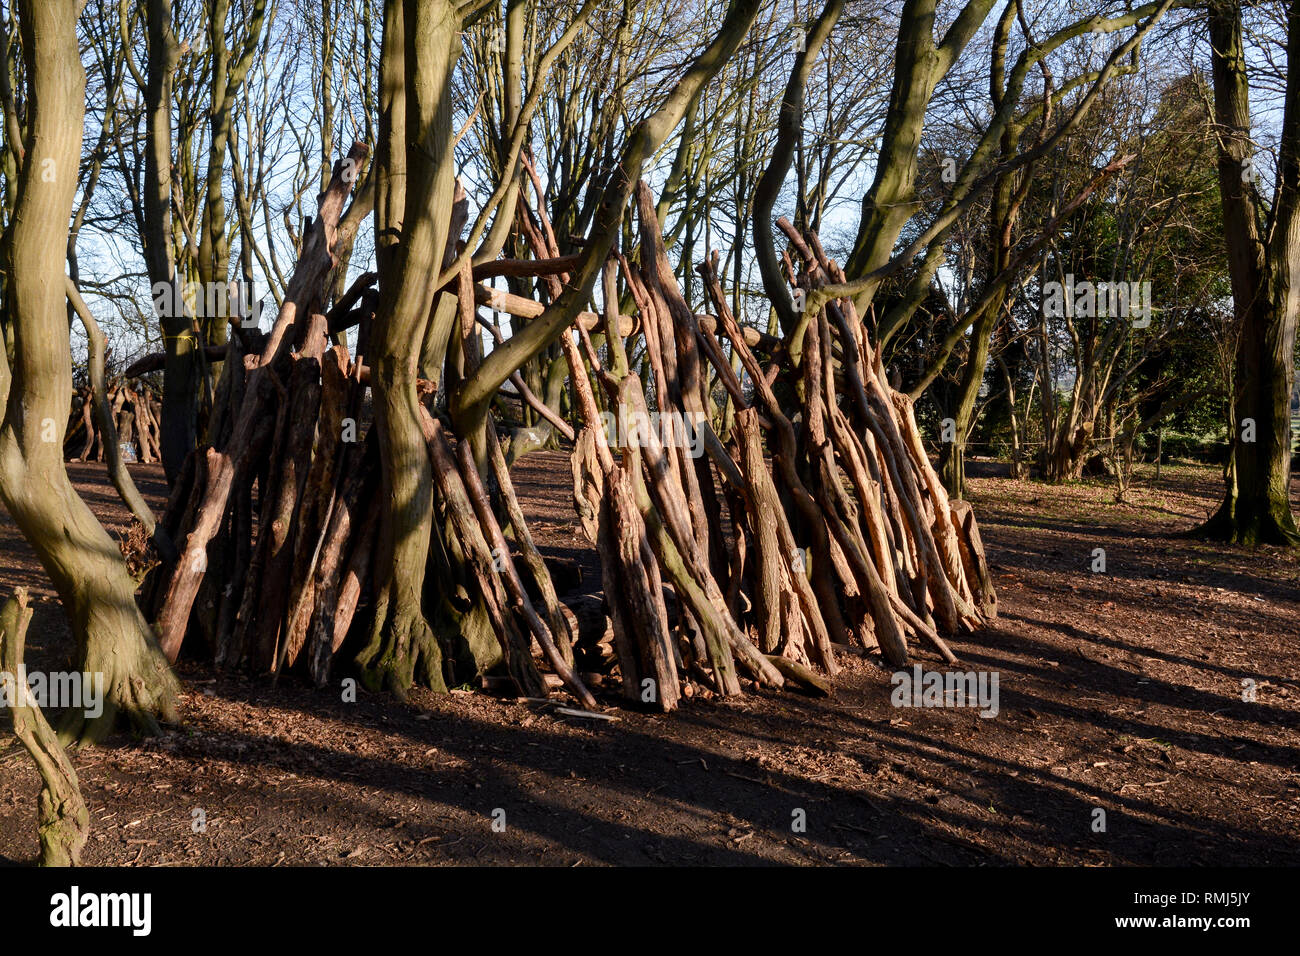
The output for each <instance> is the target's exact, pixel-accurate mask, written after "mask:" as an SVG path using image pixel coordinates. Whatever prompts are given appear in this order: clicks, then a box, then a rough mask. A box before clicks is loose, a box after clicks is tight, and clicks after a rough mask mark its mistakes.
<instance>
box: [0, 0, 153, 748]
mask: <svg viewBox="0 0 1300 956" xmlns="http://www.w3.org/2000/svg"><path fill="white" fill-rule="evenodd" d="M78 7H79V4H77V3H76V2H75V0H57V2H53V0H51V2H40V3H24V4H22V6H21V8H20V10H21V14H20V19H21V27H22V35H23V56H24V60H25V66H26V71H27V78H28V84H29V87H30V92H29V96H28V107H29V110H30V114H29V126H28V128H29V149H28V151H27V155H26V157H25V162H24V164H23V168H22V172H21V174H20V178H19V186H18V189H19V193H18V205H17V208H16V210H15V214H14V219H13V224H12V226H11V227H10V229H9V231H8V233H7V234H6V235H5V240H6V241H5V248H4V258H5V264H6V266H7V269H6V271H7V273H8V277H9V279H8V281H9V290H8V291H9V293H10V301H9V314H10V317H11V320H12V324H13V330H14V351H13V357H14V364H13V368H12V370H11V369H10V368H9V367H8V363H7V361H6V360H5V359H4V358H3V354H2V353H0V395H4V396H5V398H6V406H5V414H4V421H3V424H0V498H3V500H4V504H5V507H6V508H8V510H9V513H10V514H11V515H12V516H13V518H14V521H15V523H17V525H18V527H19V528H20V529H21V530H22V532H23V534H24V536H25V537H26V538H27V540H28V541H29V542H30V543H31V545H32V547H33V549H34V550H35V551H36V553H37V555H38V556H39V558H40V559H41V563H42V565H44V567H45V570H46V571H47V572H48V573H49V575H50V579H51V581H52V582H53V583H54V587H55V590H56V591H58V593H59V597H60V598H61V600H62V602H63V607H64V609H65V611H66V612H67V615H68V619H69V623H70V625H71V627H72V634H73V637H74V638H75V640H76V642H77V659H78V664H79V666H80V667H81V669H82V670H84V671H88V672H91V673H102V674H103V675H104V687H105V701H106V706H105V709H104V713H103V715H101V716H100V717H99V718H96V719H95V720H94V721H91V722H90V723H89V724H87V725H85V726H84V727H83V726H81V725H77V726H76V727H73V726H71V725H69V728H68V729H69V730H70V731H71V730H75V731H77V732H82V731H83V730H84V731H85V733H86V735H87V736H89V737H92V738H93V737H97V736H99V735H101V734H102V733H104V732H107V731H108V730H109V729H111V727H112V725H113V722H114V719H115V717H116V714H117V713H118V712H119V711H121V712H124V713H125V714H126V715H127V716H128V717H130V718H131V720H132V722H133V723H135V724H136V725H137V726H140V727H143V728H148V729H156V722H155V718H156V717H158V716H161V717H163V718H164V719H167V720H174V719H175V716H176V714H175V694H176V691H177V689H178V688H177V683H176V679H175V678H174V677H173V676H172V674H171V671H170V670H169V669H168V667H167V662H166V661H165V660H164V658H163V657H162V655H161V654H160V653H159V649H158V645H157V643H156V642H155V640H154V637H153V634H152V633H151V631H150V629H149V626H148V624H147V623H146V622H145V619H144V616H143V615H142V614H141V613H140V610H139V608H137V607H136V603H135V584H134V582H133V581H132V580H131V577H130V575H129V574H128V573H127V570H126V565H125V563H124V562H123V561H122V556H121V553H120V552H119V551H118V548H117V545H116V544H115V543H114V541H113V539H112V538H110V537H109V536H108V533H107V532H105V531H104V529H103V528H102V527H101V526H100V524H99V522H98V521H97V520H95V516H94V515H93V514H91V512H90V509H89V508H87V507H86V504H85V502H84V501H82V500H81V498H80V497H79V496H78V495H77V493H76V491H75V490H74V489H73V487H72V482H71V481H69V480H68V474H67V471H66V469H65V468H64V463H63V431H64V429H65V427H66V422H67V414H68V396H69V395H70V394H71V393H72V351H71V345H70V341H69V334H68V321H67V312H66V308H65V299H66V294H65V293H66V285H65V277H64V275H63V263H62V261H60V260H59V259H58V258H57V257H54V256H51V255H50V254H49V251H50V250H51V249H61V248H64V247H65V246H66V245H67V237H68V220H69V215H70V213H71V210H72V200H73V195H74V193H75V191H76V187H77V177H76V171H77V166H78V160H79V157H80V150H81V135H82V119H83V115H84V109H85V72H84V71H83V69H82V66H81V58H80V55H79V52H78V46H77V34H76V20H77V10H78ZM48 170H53V171H54V175H53V176H49V175H43V173H44V172H46V171H48Z"/></svg>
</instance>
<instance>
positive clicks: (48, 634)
mask: <svg viewBox="0 0 1300 956" xmlns="http://www.w3.org/2000/svg"><path fill="white" fill-rule="evenodd" d="M70 468H71V470H72V473H73V476H74V479H75V480H76V481H77V483H78V487H79V488H80V489H81V491H82V493H83V494H84V495H85V497H86V499H87V501H88V502H89V504H90V505H91V507H92V508H93V509H94V510H95V512H96V513H97V514H99V515H100V517H101V519H102V520H103V521H104V522H105V523H106V525H108V526H109V527H110V529H111V530H112V531H113V532H114V533H116V534H119V535H120V534H124V533H125V530H126V523H125V512H124V511H123V509H122V507H121V505H120V503H119V502H118V500H117V497H116V495H115V493H114V492H113V490H112V488H111V486H110V485H109V484H108V483H107V481H106V480H105V476H104V473H103V469H102V466H95V465H76V464H74V465H71V466H70ZM135 470H136V474H137V480H138V481H140V482H141V483H142V485H143V486H144V491H145V492H146V494H148V495H150V496H151V497H152V499H153V500H154V501H155V502H157V501H158V499H159V498H160V496H161V495H162V493H163V491H164V486H163V484H162V481H161V475H160V473H159V471H158V469H157V468H151V467H148V466H138V467H137V468H136V469H135ZM972 470H973V471H975V472H976V473H977V474H978V473H981V469H980V468H978V467H974V468H973V469H972ZM989 470H990V469H987V468H986V469H983V471H984V472H988V471H989ZM517 477H518V481H519V485H520V491H521V494H523V495H524V496H525V507H526V510H528V512H529V514H530V517H531V518H532V520H533V524H532V528H533V531H534V534H535V535H536V536H537V537H538V539H539V542H540V543H541V544H542V545H544V547H545V549H546V550H547V552H548V554H550V555H551V556H554V557H557V558H567V559H569V560H572V561H577V562H578V563H579V564H580V565H581V567H582V568H583V570H584V582H583V584H582V585H581V587H582V588H583V589H587V590H591V589H593V588H595V587H598V586H599V584H598V582H599V569H598V566H597V565H596V563H595V560H594V557H595V556H594V554H593V553H592V551H591V550H590V549H589V548H587V547H586V546H585V542H584V541H583V540H582V539H581V538H580V534H579V532H578V531H577V529H576V527H575V520H574V516H573V512H572V508H571V505H570V494H571V492H570V486H569V476H568V467H567V460H566V459H565V458H563V457H562V456H559V455H554V454H538V455H533V456H530V457H529V458H527V459H525V460H524V461H522V462H521V463H520V464H519V465H518V466H517ZM1139 480H1140V482H1141V483H1142V485H1143V487H1139V488H1138V489H1136V490H1135V491H1134V493H1133V494H1132V496H1131V503H1130V504H1126V505H1115V504H1113V503H1112V498H1113V492H1112V491H1111V489H1110V488H1108V487H1103V486H1102V485H1100V484H1097V485H1090V484H1080V485H1074V486H1070V487H1049V486H1045V485H1040V484H1036V483H1029V482H1016V481H1011V480H1009V479H1006V478H998V477H977V478H974V479H973V480H972V482H971V484H972V486H973V487H972V493H971V498H972V500H973V501H974V503H975V505H976V509H977V514H978V516H979V520H980V522H981V527H982V530H983V535H984V540H985V543H986V545H987V547H988V551H989V558H990V561H991V564H992V567H993V571H994V574H995V576H996V584H997V588H998V593H999V598H1000V604H1001V617H1000V618H999V620H998V622H997V626H996V627H995V628H993V629H991V630H989V631H987V632H985V633H982V634H979V635H977V636H975V638H973V639H963V640H958V641H956V642H954V644H953V647H954V650H956V652H957V654H958V655H959V657H960V658H961V661H962V663H963V667H965V668H971V669H978V670H988V671H996V672H997V673H998V675H999V689H1000V712H999V713H998V715H997V716H996V717H993V718H988V719H985V718H981V717H979V716H977V714H976V712H975V711H974V710H971V709H955V708H944V709H896V708H894V707H892V706H891V704H890V692H891V689H892V688H891V685H890V675H889V673H888V672H887V671H886V670H884V669H882V668H881V667H880V666H879V665H878V664H877V663H875V662H874V661H873V660H870V659H861V658H858V657H846V658H845V659H844V662H843V663H844V670H843V673H842V674H841V675H840V676H839V677H838V678H837V679H836V682H835V683H836V687H837V690H836V694H835V696H834V697H832V698H830V699H827V700H812V699H809V698H805V697H801V696H798V695H796V694H766V693H764V694H759V695H750V696H746V697H744V698H743V699H739V700H735V701H729V702H717V701H709V702H706V701H701V700H693V701H688V702H686V703H685V705H684V706H683V707H682V709H681V710H680V711H679V712H677V713H676V714H674V715H672V716H654V715H648V714H642V713H636V712H633V711H628V710H624V709H619V708H616V707H613V706H611V709H610V710H609V713H610V714H611V715H613V716H615V717H616V718H617V719H616V720H613V721H597V720H591V719H581V718H571V717H566V716H564V715H562V714H558V713H557V712H556V711H555V709H554V707H553V706H548V705H537V704H529V703H524V702H517V701H514V700H510V699H501V698H496V697H491V696H488V695H486V694H483V693H480V692H466V691H458V692H453V693H452V694H451V695H448V696H446V697H442V698H438V697H436V696H434V695H429V694H415V695H414V696H413V699H412V700H411V701H410V702H409V703H408V704H401V703H398V702H396V701H394V700H393V699H390V698H387V697H383V696H369V695H365V694H363V695H362V697H361V699H360V701H359V702H357V703H354V704H346V703H343V702H342V700H341V699H340V697H341V695H340V694H339V693H338V691H331V692H326V691H315V690H312V689H310V688H307V687H303V686H297V685H292V686H290V685H281V686H279V687H276V688H272V687H270V686H269V685H268V684H267V683H265V682H263V681H257V680H250V679H244V678H238V677H223V678H221V679H214V678H213V675H212V674H210V673H206V672H203V671H201V670H198V669H195V668H193V667H190V668H186V669H185V670H184V673H183V676H184V678H185V687H186V694H185V697H184V699H183V702H182V710H183V716H184V726H183V728H181V729H179V730H176V731H173V732H171V733H168V734H167V735H166V736H163V737H161V738H157V739H146V740H134V739H131V738H129V737H126V736H120V737H118V738H116V739H114V740H112V741H110V743H109V744H108V745H107V746H103V747H100V748H96V749H89V750H83V751H81V752H79V753H77V754H76V755H75V761H76V765H77V768H78V772H79V773H80V775H81V782H82V788H83V791H84V793H85V796H86V799H87V802H88V803H89V805H90V807H91V813H92V835H91V838H90V843H89V845H88V847H87V850H86V854H85V862H87V863H91V864H127V865H141V866H144V865H156V864H260V865H280V864H338V863H349V864H370V865H377V864H455V863H462V864H463V863H479V864H504V863H540V864H548V865H566V866H567V865H588V864H661V863H668V864H691V863H697V864H752V863H867V864H870V863H879V864H936V863H937V864H1085V865H1096V864H1101V865H1124V864H1144V865H1146V864H1164V865H1196V864H1229V865H1235V864H1291V865H1295V864H1297V863H1300V772H1298V771H1300V734H1297V728H1298V727H1300V647H1298V646H1297V645H1298V644H1300V641H1298V640H1297V638H1298V637H1300V556H1297V555H1296V554H1289V553H1283V552H1281V551H1278V550H1276V549H1269V548H1263V549H1260V550H1258V551H1247V550H1239V549H1229V548H1222V547H1217V546H1213V545H1208V544H1204V543H1199V542H1193V541H1186V540H1181V539H1177V538H1174V537H1172V534H1173V533H1175V532H1177V531H1180V530H1183V529H1186V528H1189V527H1191V526H1193V525H1194V524H1195V523H1196V522H1197V521H1198V520H1200V519H1202V518H1204V517H1205V516H1206V515H1207V514H1208V513H1209V511H1210V510H1211V509H1212V507H1213V505H1214V503H1215V496H1216V494H1217V491H1218V487H1219V485H1218V479H1217V473H1216V472H1214V471H1212V470H1208V469H1193V468H1182V469H1166V471H1165V475H1164V477H1163V479H1162V480H1161V482H1160V484H1159V486H1158V489H1153V488H1152V487H1151V476H1150V475H1149V474H1145V473H1144V474H1141V475H1140V476H1139ZM1295 490H1296V492H1297V497H1298V498H1300V484H1298V485H1297V488H1296V489H1295ZM1297 506H1300V501H1297ZM1098 547H1100V548H1104V549H1105V552H1106V572H1105V573H1104V574H1098V573H1092V572H1091V571H1090V565H1091V562H1092V553H1093V549H1094V548H1098ZM16 584H25V585H27V586H28V587H29V588H31V589H32V590H33V591H34V592H35V593H36V594H38V595H41V596H43V600H41V601H40V602H39V603H38V605H37V617H36V621H35V623H34V625H33V628H32V630H31V633H30V635H29V639H28V644H29V648H28V659H29V667H30V668H32V669H35V668H37V667H40V666H42V665H43V666H45V667H49V668H53V667H59V666H61V662H62V663H63V664H64V665H66V661H67V660H68V654H69V646H68V634H67V629H66V626H65V625H64V622H63V618H62V613H61V610H60V608H59V605H58V603H57V601H55V600H54V599H53V597H52V595H51V592H50V590H49V582H48V580H47V579H46V578H45V575H44V573H43V572H42V570H41V569H40V567H39V565H38V564H37V563H36V562H35V559H34V557H33V555H32V553H31V551H30V550H29V549H28V548H27V546H26V544H25V543H24V542H23V541H22V539H21V537H20V536H19V535H18V534H17V532H16V529H15V528H14V527H13V525H12V524H11V523H10V522H9V521H8V519H7V517H6V516H4V515H3V514H0V591H8V589H10V588H11V587H12V586H14V585H16ZM920 654H921V656H920V658H919V659H920V661H921V662H922V663H923V664H924V665H925V666H926V667H927V668H930V669H938V668H939V667H940V666H941V662H939V661H938V660H937V659H936V658H932V657H928V656H927V655H926V652H925V651H924V650H922V651H921V652H920ZM1243 680H1252V681H1254V682H1255V687H1256V689H1257V699H1256V700H1255V701H1254V702H1246V701H1243V699H1242V682H1243ZM608 702H609V703H610V704H611V705H612V704H613V699H612V698H610V700H609V701H608ZM2 766H3V772H2V773H0V859H5V860H8V861H10V862H24V861H30V860H31V859H33V858H34V856H35V854H36V850H37V843H36V836H35V833H36V826H35V803H36V800H35V797H36V791H37V787H38V782H37V777H36V774H35V771H34V770H33V769H32V767H31V765H30V762H29V761H28V760H27V758H26V756H25V754H22V753H13V752H10V753H9V754H8V755H7V756H5V757H4V758H3V761H2ZM1096 808H1101V809H1102V810H1104V811H1105V815H1106V820H1105V822H1106V828H1105V832H1095V831H1094V827H1093V824H1094V820H1095V819H1096V815H1095V813H1094V810H1095V809H1096ZM800 810H802V811H803V813H802V814H799V813H798V811H800ZM198 811H202V816H203V817H204V819H205V820H206V828H202V829H201V831H200V832H196V830H197V829H199V828H198V827H197V826H196V818H197V817H198V816H199V813H198ZM498 811H504V817H503V818H502V815H501V813H500V812H498ZM494 813H495V815H496V818H497V819H498V820H500V819H504V823H505V828H504V831H500V828H499V827H498V828H497V829H494V828H493V820H494ZM800 817H802V818H804V819H806V830H804V831H803V832H795V830H794V829H793V828H792V821H794V820H796V819H797V818H800Z"/></svg>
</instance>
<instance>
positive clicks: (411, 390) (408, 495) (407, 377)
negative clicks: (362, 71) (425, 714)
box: [358, 0, 461, 695]
mask: <svg viewBox="0 0 1300 956" xmlns="http://www.w3.org/2000/svg"><path fill="white" fill-rule="evenodd" d="M459 30H460V23H459V20H458V18H457V16H456V11H455V9H454V7H452V5H451V4H450V3H448V2H447V0H432V2H427V3H416V2H412V0H407V2H405V3H400V4H399V3H398V2H396V0H389V2H388V3H387V4H386V6H385V10H384V31H385V34H386V36H385V40H384V47H383V65H382V67H381V72H382V73H383V74H384V76H385V77H386V78H388V79H389V80H390V81H391V79H392V78H394V77H395V76H397V75H401V76H402V77H403V78H404V94H405V95H404V97H403V99H404V114H403V115H401V116H400V122H399V119H398V116H399V110H398V109H397V106H398V104H397V102H396V100H397V99H398V97H397V96H394V102H393V103H392V107H391V108H392V112H391V114H390V113H385V114H383V115H382V116H381V133H380V137H381V146H380V157H381V161H382V159H383V157H385V156H387V157H389V158H390V159H395V158H396V157H397V156H398V155H399V154H401V155H402V156H403V157H404V163H405V183H404V184H403V183H398V182H395V181H392V182H390V183H389V184H388V186H387V187H386V186H385V181H384V180H383V179H381V180H380V187H381V188H380V195H381V196H384V197H385V200H384V202H383V203H382V204H378V203H377V204H376V223H375V231H376V234H377V235H381V236H382V237H383V240H382V241H383V242H384V243H385V244H386V253H385V256H384V258H381V259H380V264H379V275H380V280H379V286H380V288H379V291H380V302H379V309H378V312H377V314H376V320H375V326H374V333H373V337H372V341H371V352H372V355H371V357H370V362H371V368H372V370H373V371H372V378H371V387H372V388H373V390H374V396H375V406H374V407H375V427H376V428H377V429H378V436H379V449H380V460H381V462H382V465H383V484H382V488H381V492H380V499H381V501H383V502H384V514H383V524H382V527H381V531H380V537H379V553H378V555H377V556H376V561H375V566H374V575H375V593H376V600H375V619H374V622H373V624H372V627H371V633H370V640H369V643H368V644H367V646H366V647H365V648H364V649H363V650H362V652H361V654H360V655H359V657H358V663H359V664H360V665H361V667H362V670H363V673H364V674H365V676H366V679H367V682H368V683H369V684H370V685H371V686H374V687H387V688H388V689H390V690H392V691H393V692H394V693H396V694H399V695H403V694H405V693H406V692H407V690H409V688H410V687H411V685H412V683H413V682H414V681H415V677H416V674H417V671H418V674H419V677H420V682H421V683H422V684H424V685H426V686H429V687H432V688H433V689H435V690H445V689H446V685H445V682H444V679H443V674H442V654H441V651H440V649H439V647H438V642H437V640H436V638H435V637H434V633H433V631H432V629H431V628H430V627H429V622H428V620H427V619H426V618H425V611H424V608H423V606H422V595H423V590H424V578H425V568H426V564H427V561H428V554H429V542H430V534H431V532H432V529H433V466H432V464H431V462H430V460H429V453H428V450H427V447H426V444H425V441H424V435H423V431H422V429H421V425H420V407H419V406H420V398H419V395H418V394H417V391H416V379H417V362H418V360H419V357H420V355H419V351H420V348H419V347H420V343H422V342H423V341H424V333H425V327H426V325H427V323H428V322H429V318H430V309H431V306H432V304H433V297H434V294H435V293H436V292H437V290H436V289H435V288H434V282H435V281H436V277H437V274H438V271H439V267H440V266H441V264H442V257H443V252H444V249H445V247H446V240H447V231H448V228H449V223H450V220H451V212H452V202H453V196H454V186H455V164H454V162H453V161H452V149H453V146H454V141H453V130H452V128H451V120H452V115H451V114H452V84H451V73H452V68H453V67H454V65H455V61H456V58H457V55H458V53H459V49H460V42H461V41H460V33H459ZM390 31H392V34H391V36H392V37H393V38H394V39H393V41H392V42H390ZM399 36H400V37H401V38H402V41H403V42H402V43H401V45H400V46H398V44H397V43H396V39H395V38H396V37H399ZM395 58H400V59H397V62H394V60H395ZM398 63H401V64H402V65H403V68H402V70H401V72H400V74H399V73H398V70H397V64H398ZM385 172H386V174H387V175H388V176H389V177H392V178H393V180H395V179H396V176H395V175H394V170H392V169H391V168H390V169H389V170H387V171H381V173H380V175H381V176H383V175H385ZM386 188H387V189H388V190H392V191H386ZM397 189H404V193H405V196H404V201H403V202H402V203H401V204H400V206H398V205H396V203H395V200H396V199H397V193H396V190H397ZM398 208H400V209H401V210H402V212H401V214H400V219H399V218H398V213H397V209H398ZM381 216H383V217H387V218H381ZM399 221H400V223H401V237H400V241H398V242H397V244H396V245H395V246H392V247H388V246H387V244H388V243H389V240H390V238H393V237H392V232H391V230H392V229H393V228H394V226H395V224H396V223H397V222H399ZM385 259H386V260H387V261H385Z"/></svg>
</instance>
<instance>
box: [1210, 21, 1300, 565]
mask: <svg viewBox="0 0 1300 956" xmlns="http://www.w3.org/2000/svg"><path fill="white" fill-rule="evenodd" d="M1209 18H1210V41H1211V47H1212V54H1211V63H1212V72H1213V76H1214V111H1215V121H1216V123H1217V126H1218V129H1219V130H1220V133H1219V137H1220V138H1219V192H1220V195H1221V197H1222V205H1223V224H1224V240H1225V242H1226V244H1227V252H1228V268H1229V273H1230V275H1231V278H1232V298H1233V302H1234V303H1235V306H1236V319H1237V323H1238V327H1239V329H1240V338H1239V339H1238V342H1237V356H1236V373H1235V376H1234V378H1235V381H1236V387H1237V395H1236V413H1235V416H1234V417H1235V419H1236V421H1235V423H1234V427H1233V429H1232V467H1231V468H1230V469H1229V476H1228V480H1227V483H1226V484H1227V488H1226V491H1225V494H1224V498H1223V502H1222V504H1221V505H1220V506H1219V510H1218V511H1217V512H1216V513H1215V514H1214V515H1213V516H1212V517H1211V518H1210V520H1209V521H1207V522H1206V523H1205V525H1204V526H1203V527H1202V528H1200V529H1199V531H1200V533H1201V534H1204V535H1205V536H1207V537H1210V538H1214V539H1217V540H1222V541H1231V542H1235V543H1237V544H1252V545H1253V544H1282V545H1290V546H1292V547H1297V546H1300V530H1297V528H1296V523H1295V518H1294V516H1293V515H1292V514H1291V505H1290V497H1289V492H1290V484H1291V419H1290V400H1291V387H1292V383H1293V381H1294V378H1293V376H1294V361H1295V334H1296V320H1297V315H1300V276H1297V275H1296V273H1297V271H1298V270H1300V193H1298V191H1300V184H1297V182H1296V180H1297V177H1298V176H1300V103H1297V99H1300V67H1297V65H1296V64H1297V60H1298V59H1300V3H1296V2H1294V0H1293V2H1292V3H1291V5H1290V7H1289V11H1288V19H1289V30H1288V43H1287V52H1288V58H1287V63H1288V67H1289V68H1288V70H1287V97H1286V108H1285V113H1284V116H1283V121H1282V135H1281V140H1280V149H1279V154H1278V177H1277V179H1278V185H1277V189H1278V193H1277V196H1276V197H1275V199H1274V202H1273V204H1272V207H1271V209H1270V212H1269V220H1270V221H1269V223H1268V225H1269V227H1270V228H1269V229H1268V230H1267V232H1266V233H1265V234H1263V235H1261V232H1260V226H1259V223H1260V220H1261V217H1260V215H1259V213H1258V211H1257V207H1258V205H1259V201H1258V198H1257V197H1256V196H1255V195H1254V193H1253V189H1254V183H1253V177H1250V176H1247V175H1244V174H1243V173H1244V171H1246V170H1248V169H1249V166H1250V163H1251V162H1252V159H1251V149H1252V147H1251V139H1250V133H1251V118H1250V103H1249V82H1248V79H1247V76H1246V58H1245V53H1244V51H1243V46H1242V39H1241V33H1242V25H1241V6H1240V3H1239V2H1238V0H1215V2H1214V3H1212V4H1211V5H1210V14H1209ZM1247 420H1250V422H1253V424H1254V428H1253V434H1251V433H1249V432H1248V431H1247V429H1248V428H1249V425H1248V424H1247Z"/></svg>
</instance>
